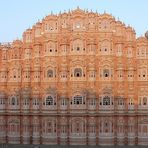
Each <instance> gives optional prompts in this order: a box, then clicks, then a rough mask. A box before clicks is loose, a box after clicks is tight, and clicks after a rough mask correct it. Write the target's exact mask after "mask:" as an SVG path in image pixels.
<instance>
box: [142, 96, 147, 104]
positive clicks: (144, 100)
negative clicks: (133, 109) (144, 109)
mask: <svg viewBox="0 0 148 148" xmlns="http://www.w3.org/2000/svg"><path fill="white" fill-rule="evenodd" d="M143 105H147V98H146V97H144V98H143Z"/></svg>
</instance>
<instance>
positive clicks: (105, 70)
mask: <svg viewBox="0 0 148 148" xmlns="http://www.w3.org/2000/svg"><path fill="white" fill-rule="evenodd" d="M103 75H104V77H109V69H104V70H103Z"/></svg>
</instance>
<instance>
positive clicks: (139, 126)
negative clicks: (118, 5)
mask: <svg viewBox="0 0 148 148" xmlns="http://www.w3.org/2000/svg"><path fill="white" fill-rule="evenodd" d="M147 37H148V35H147V34H146V37H139V38H136V33H135V31H134V29H133V28H132V27H130V26H126V25H125V24H124V23H123V22H121V21H119V20H116V19H115V18H114V17H113V16H112V15H110V14H107V13H104V14H98V13H97V12H95V13H94V12H88V11H84V10H81V9H80V8H77V9H75V10H72V11H69V12H68V13H67V12H64V13H60V14H59V15H54V14H51V15H48V16H46V17H45V18H43V19H42V21H39V22H37V23H36V24H35V25H33V27H32V28H31V29H27V30H26V31H25V32H24V33H23V39H22V40H15V41H13V42H12V43H8V44H1V45H0V143H15V144H18V143H22V144H59V145H148V39H147Z"/></svg>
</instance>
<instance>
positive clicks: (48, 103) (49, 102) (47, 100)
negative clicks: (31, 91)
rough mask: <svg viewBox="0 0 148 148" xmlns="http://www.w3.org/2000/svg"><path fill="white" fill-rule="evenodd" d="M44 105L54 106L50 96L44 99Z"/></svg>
mask: <svg viewBox="0 0 148 148" xmlns="http://www.w3.org/2000/svg"><path fill="white" fill-rule="evenodd" d="M46 105H54V100H53V98H52V97H51V96H48V97H47V98H46Z"/></svg>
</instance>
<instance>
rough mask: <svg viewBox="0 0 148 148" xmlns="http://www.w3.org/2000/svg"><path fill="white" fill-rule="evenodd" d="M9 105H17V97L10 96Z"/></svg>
mask: <svg viewBox="0 0 148 148" xmlns="http://www.w3.org/2000/svg"><path fill="white" fill-rule="evenodd" d="M11 105H18V99H17V98H16V97H12V98H11Z"/></svg>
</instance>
